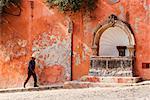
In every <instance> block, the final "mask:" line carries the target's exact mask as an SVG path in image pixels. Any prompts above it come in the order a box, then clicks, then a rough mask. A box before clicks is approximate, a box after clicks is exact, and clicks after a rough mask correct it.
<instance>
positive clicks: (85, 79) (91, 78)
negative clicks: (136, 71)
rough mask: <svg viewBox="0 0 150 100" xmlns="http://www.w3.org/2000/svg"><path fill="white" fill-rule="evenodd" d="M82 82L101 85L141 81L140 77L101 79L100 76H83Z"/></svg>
mask: <svg viewBox="0 0 150 100" xmlns="http://www.w3.org/2000/svg"><path fill="white" fill-rule="evenodd" d="M80 81H82V82H100V83H137V82H139V81H141V78H140V77H100V76H83V77H81V79H80Z"/></svg>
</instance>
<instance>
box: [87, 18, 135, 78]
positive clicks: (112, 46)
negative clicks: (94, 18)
mask: <svg viewBox="0 0 150 100" xmlns="http://www.w3.org/2000/svg"><path fill="white" fill-rule="evenodd" d="M134 47H135V40H134V36H133V33H132V30H131V28H130V26H129V24H127V23H125V22H123V21H121V20H119V19H118V18H117V17H116V16H115V15H111V16H110V17H109V18H108V20H106V22H105V23H103V24H101V25H99V26H98V27H97V29H96V30H95V32H94V38H93V45H92V51H93V54H92V56H91V58H90V60H91V68H90V71H89V72H90V74H91V75H96V76H128V77H129V76H134V71H133V69H134V68H133V67H134V52H135V50H134Z"/></svg>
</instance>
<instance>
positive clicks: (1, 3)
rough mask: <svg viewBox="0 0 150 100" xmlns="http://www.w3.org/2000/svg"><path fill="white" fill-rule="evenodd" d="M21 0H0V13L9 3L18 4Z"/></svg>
mask: <svg viewBox="0 0 150 100" xmlns="http://www.w3.org/2000/svg"><path fill="white" fill-rule="evenodd" d="M20 3H21V0H0V13H2V11H3V7H9V5H14V6H19V5H20Z"/></svg>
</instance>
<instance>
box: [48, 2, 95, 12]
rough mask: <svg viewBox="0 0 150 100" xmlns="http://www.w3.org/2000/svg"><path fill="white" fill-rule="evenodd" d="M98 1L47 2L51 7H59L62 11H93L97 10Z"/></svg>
mask: <svg viewBox="0 0 150 100" xmlns="http://www.w3.org/2000/svg"><path fill="white" fill-rule="evenodd" d="M96 1H97V0H46V2H47V4H48V6H49V7H52V6H58V8H59V9H60V10H61V11H64V12H66V11H73V12H76V11H80V10H81V9H84V10H88V11H92V10H94V9H95V8H96Z"/></svg>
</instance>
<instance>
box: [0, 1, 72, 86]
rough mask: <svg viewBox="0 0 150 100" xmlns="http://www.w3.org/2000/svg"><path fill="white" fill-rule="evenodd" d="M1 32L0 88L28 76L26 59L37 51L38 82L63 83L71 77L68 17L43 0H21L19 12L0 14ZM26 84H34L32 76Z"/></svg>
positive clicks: (20, 83)
mask: <svg viewBox="0 0 150 100" xmlns="http://www.w3.org/2000/svg"><path fill="white" fill-rule="evenodd" d="M2 18H3V19H2V24H1V33H0V42H1V43H0V80H1V82H0V88H7V87H19V86H22V85H23V82H24V81H25V79H26V77H27V67H28V61H29V60H30V57H31V54H32V53H34V52H38V53H37V59H36V72H37V76H38V82H39V84H41V85H48V84H58V83H63V82H64V81H66V80H70V77H71V33H69V32H68V30H69V25H70V24H69V23H70V19H69V18H68V17H65V16H63V15H61V14H59V13H58V11H57V10H55V9H53V10H49V9H48V7H46V6H45V5H44V4H43V2H42V1H40V0H38V1H35V2H34V5H33V8H31V2H29V1H28V0H24V1H23V3H22V13H21V16H10V15H5V14H4V16H3V17H2ZM28 85H33V81H32V78H31V80H30V81H29V83H28Z"/></svg>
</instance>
